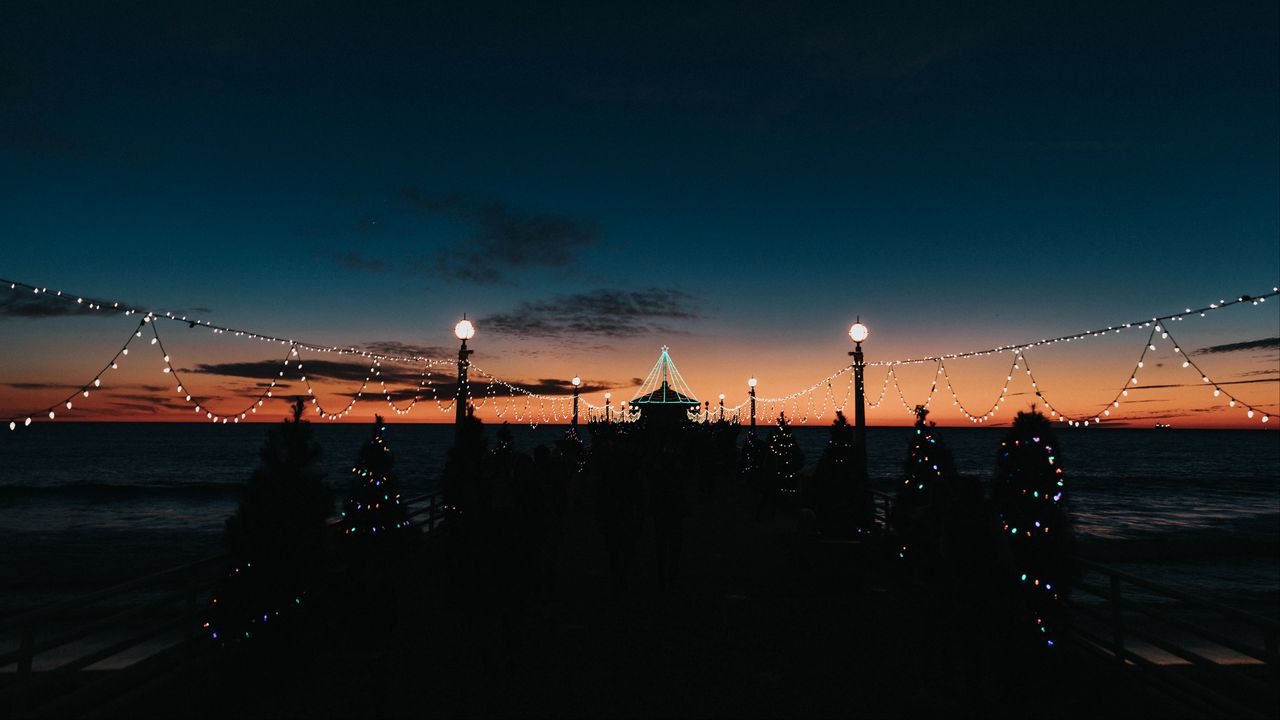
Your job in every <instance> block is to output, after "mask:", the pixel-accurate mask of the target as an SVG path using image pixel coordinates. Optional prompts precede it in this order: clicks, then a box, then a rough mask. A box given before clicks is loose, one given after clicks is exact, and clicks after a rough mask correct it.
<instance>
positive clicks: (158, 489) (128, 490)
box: [0, 482, 244, 501]
mask: <svg viewBox="0 0 1280 720" xmlns="http://www.w3.org/2000/svg"><path fill="white" fill-rule="evenodd" d="M243 490H244V483H227V482H181V483H129V484H124V483H103V482H74V483H64V484H58V485H0V501H6V500H7V501H13V500H24V499H37V498H58V499H65V498H80V499H86V500H125V499H136V498H140V497H142V498H146V497H173V498H201V497H208V498H222V497H227V496H235V495H239V494H240V492H241V491H243Z"/></svg>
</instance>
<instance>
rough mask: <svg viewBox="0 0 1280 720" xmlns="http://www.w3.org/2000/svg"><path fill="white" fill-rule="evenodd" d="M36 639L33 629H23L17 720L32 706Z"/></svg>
mask: <svg viewBox="0 0 1280 720" xmlns="http://www.w3.org/2000/svg"><path fill="white" fill-rule="evenodd" d="M35 647H36V637H35V633H33V632H32V631H31V627H30V626H27V627H24V628H22V639H21V640H20V641H19V644H18V652H19V653H21V655H20V656H19V657H18V695H17V697H16V698H15V703H16V704H17V707H15V708H14V711H13V716H14V717H15V718H20V717H23V716H24V715H25V714H26V712H27V708H29V707H30V706H31V665H32V662H33V661H34V659H35Z"/></svg>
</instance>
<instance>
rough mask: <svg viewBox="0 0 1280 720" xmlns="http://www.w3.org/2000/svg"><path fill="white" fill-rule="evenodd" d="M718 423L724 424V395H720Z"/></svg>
mask: <svg viewBox="0 0 1280 720" xmlns="http://www.w3.org/2000/svg"><path fill="white" fill-rule="evenodd" d="M720 422H724V393H720Z"/></svg>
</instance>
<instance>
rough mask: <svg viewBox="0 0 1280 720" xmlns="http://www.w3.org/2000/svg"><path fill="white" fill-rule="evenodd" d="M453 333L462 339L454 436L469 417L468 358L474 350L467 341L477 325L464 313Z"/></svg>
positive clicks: (471, 336) (455, 399) (455, 403)
mask: <svg viewBox="0 0 1280 720" xmlns="http://www.w3.org/2000/svg"><path fill="white" fill-rule="evenodd" d="M453 335H454V337H456V338H458V339H459V340H461V341H462V347H460V348H458V392H457V394H456V395H455V396H454V400H453V404H454V409H453V413H454V415H453V432H454V437H455V438H456V437H457V433H458V432H459V431H460V430H461V428H462V421H463V420H465V419H466V417H467V404H468V403H469V401H470V398H469V397H468V390H469V388H468V386H467V368H468V367H470V366H471V362H470V361H469V360H467V358H469V357H471V353H473V352H475V351H474V350H468V349H467V341H468V340H470V339H471V338H473V337H475V336H476V327H475V325H472V324H471V321H470V320H468V319H467V316H466V314H463V316H462V319H461V320H459V321H458V324H457V325H454V326H453Z"/></svg>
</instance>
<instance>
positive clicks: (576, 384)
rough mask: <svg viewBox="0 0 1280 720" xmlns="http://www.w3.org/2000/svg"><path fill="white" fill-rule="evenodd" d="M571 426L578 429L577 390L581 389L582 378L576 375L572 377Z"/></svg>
mask: <svg viewBox="0 0 1280 720" xmlns="http://www.w3.org/2000/svg"><path fill="white" fill-rule="evenodd" d="M569 382H571V383H573V426H574V427H578V390H579V389H581V387H582V378H580V377H578V376H577V375H574V376H573V380H570V381H569Z"/></svg>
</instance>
